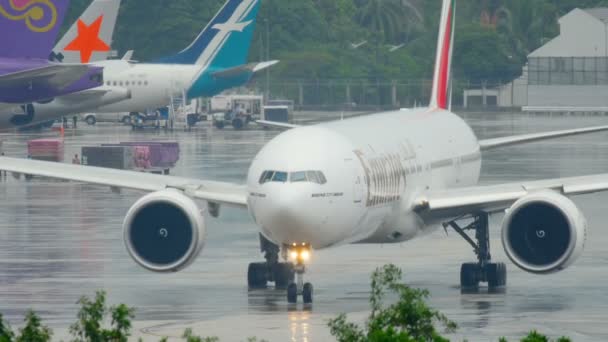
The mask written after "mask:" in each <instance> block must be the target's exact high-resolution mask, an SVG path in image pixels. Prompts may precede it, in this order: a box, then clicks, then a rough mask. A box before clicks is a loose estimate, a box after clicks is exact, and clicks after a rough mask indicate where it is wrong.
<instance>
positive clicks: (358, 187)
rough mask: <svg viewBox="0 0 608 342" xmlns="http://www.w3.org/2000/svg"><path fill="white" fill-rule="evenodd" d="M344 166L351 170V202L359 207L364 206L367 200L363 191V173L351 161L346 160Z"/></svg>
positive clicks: (354, 162)
mask: <svg viewBox="0 0 608 342" xmlns="http://www.w3.org/2000/svg"><path fill="white" fill-rule="evenodd" d="M346 166H347V167H348V168H349V169H350V170H352V171H351V172H352V180H351V182H352V186H353V202H354V203H355V204H357V205H360V206H361V207H363V206H365V201H366V200H367V198H365V197H366V191H365V179H364V177H365V176H364V174H363V171H361V168H360V167H358V165H357V162H356V161H355V160H353V159H350V160H348V159H347V160H346Z"/></svg>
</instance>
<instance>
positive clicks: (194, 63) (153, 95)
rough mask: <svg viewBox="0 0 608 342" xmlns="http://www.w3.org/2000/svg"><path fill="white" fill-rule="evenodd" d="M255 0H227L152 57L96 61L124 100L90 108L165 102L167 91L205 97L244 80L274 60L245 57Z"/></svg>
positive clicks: (167, 101)
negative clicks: (187, 40) (165, 52)
mask: <svg viewBox="0 0 608 342" xmlns="http://www.w3.org/2000/svg"><path fill="white" fill-rule="evenodd" d="M260 1H261V0H228V1H227V2H226V3H225V4H224V6H223V7H222V8H221V9H220V11H219V12H218V13H217V14H216V16H215V17H214V18H213V19H212V20H211V22H210V23H209V24H208V25H207V26H206V27H205V28H204V29H203V31H202V32H201V33H200V34H199V35H198V37H197V38H196V39H195V40H194V41H193V42H192V44H190V46H188V47H187V48H186V49H184V50H183V51H181V52H180V53H178V54H176V55H175V56H171V57H167V58H163V59H160V60H158V61H157V62H156V63H135V62H132V61H129V60H124V59H123V60H110V61H104V62H97V63H95V64H96V65H99V66H103V67H104V68H105V70H106V75H107V76H106V86H112V87H125V88H127V89H129V90H130V91H131V93H132V97H131V99H129V100H126V101H121V102H118V103H115V104H112V105H109V106H104V107H101V108H98V109H95V110H93V111H94V112H98V113H99V112H138V111H144V110H146V109H151V108H158V107H165V106H167V105H168V104H170V102H171V99H172V97H176V98H181V97H182V95H185V97H186V98H188V99H194V98H198V97H211V96H214V95H217V94H219V93H221V92H222V91H224V90H226V89H230V88H234V87H238V86H241V85H244V84H246V83H247V82H249V80H250V79H251V77H252V76H253V75H254V74H255V73H256V72H259V71H261V70H264V69H266V68H268V67H270V66H272V65H274V64H276V63H277V61H270V62H262V63H247V56H248V53H249V48H250V46H251V40H252V38H253V32H254V29H255V23H256V18H257V13H258V10H259V7H260Z"/></svg>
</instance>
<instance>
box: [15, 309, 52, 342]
mask: <svg viewBox="0 0 608 342" xmlns="http://www.w3.org/2000/svg"><path fill="white" fill-rule="evenodd" d="M24 321H25V326H24V327H23V328H21V329H19V336H17V338H16V339H15V342H48V341H50V340H51V337H52V336H53V332H52V331H51V329H50V328H49V327H47V326H44V325H42V322H41V320H40V317H38V315H36V314H35V313H34V312H33V311H28V313H27V314H26V315H25V319H24Z"/></svg>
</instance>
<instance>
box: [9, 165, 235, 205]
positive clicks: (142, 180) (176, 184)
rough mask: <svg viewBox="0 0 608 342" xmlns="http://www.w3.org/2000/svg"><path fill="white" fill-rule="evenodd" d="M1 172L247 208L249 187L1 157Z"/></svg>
mask: <svg viewBox="0 0 608 342" xmlns="http://www.w3.org/2000/svg"><path fill="white" fill-rule="evenodd" d="M0 170H3V171H8V172H15V173H21V174H28V175H35V176H42V177H49V178H57V179H64V180H70V181H77V182H85V183H91V184H97V185H107V186H110V187H113V188H123V189H132V190H140V191H148V192H153V191H160V190H164V189H167V188H173V189H180V190H183V191H184V192H185V193H186V194H188V195H189V196H191V197H193V198H196V199H200V200H203V201H207V202H211V203H217V204H224V205H229V206H234V207H239V208H246V207H247V189H246V187H245V186H244V185H237V184H232V183H223V182H212V181H202V180H199V179H189V178H181V177H173V176H162V175H154V174H149V173H143V172H135V171H124V170H115V169H107V168H101V167H93V166H84V165H72V164H63V163H52V162H44V161H37V160H31V159H16V158H7V157H0Z"/></svg>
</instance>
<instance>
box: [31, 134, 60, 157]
mask: <svg viewBox="0 0 608 342" xmlns="http://www.w3.org/2000/svg"><path fill="white" fill-rule="evenodd" d="M27 154H28V156H29V157H30V158H32V159H36V160H45V161H54V162H62V161H63V158H64V148H63V140H60V139H36V140H30V141H28V142H27Z"/></svg>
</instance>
